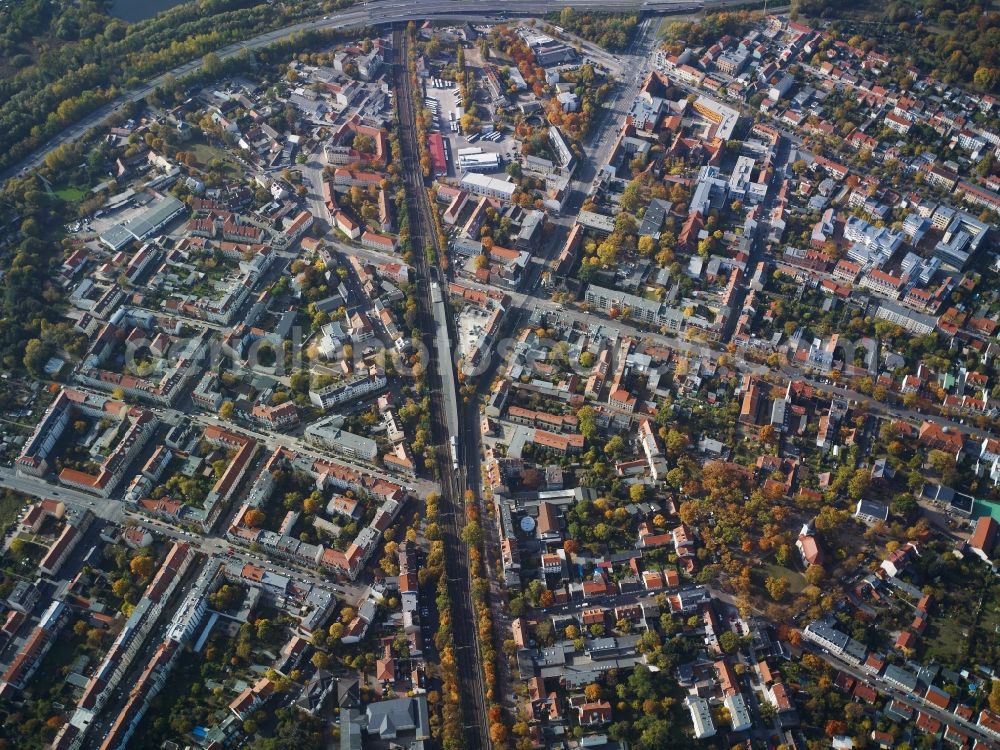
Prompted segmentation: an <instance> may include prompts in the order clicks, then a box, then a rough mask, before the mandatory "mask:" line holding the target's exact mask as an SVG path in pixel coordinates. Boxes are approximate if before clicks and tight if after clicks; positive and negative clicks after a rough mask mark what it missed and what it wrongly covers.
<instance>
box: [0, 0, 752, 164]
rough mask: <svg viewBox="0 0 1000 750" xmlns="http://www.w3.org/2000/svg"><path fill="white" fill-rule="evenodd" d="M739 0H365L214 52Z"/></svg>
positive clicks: (68, 134) (67, 132)
mask: <svg viewBox="0 0 1000 750" xmlns="http://www.w3.org/2000/svg"><path fill="white" fill-rule="evenodd" d="M741 2H745V0H708V1H707V2H698V1H697V0H645V2H639V0H573V1H572V2H569V1H567V0H461V1H460V2H458V1H456V0H431V2H421V0H367V1H366V2H362V3H361V4H360V5H356V6H354V7H351V8H347V9H345V10H341V11H336V12H334V13H332V14H330V15H328V16H324V17H323V18H318V19H313V20H309V21H301V22H299V23H296V24H292V25H290V26H285V27H283V28H280V29H275V30H274V31H268V32H266V33H264V34H259V35H258V36H255V37H253V38H251V39H247V40H245V41H241V42H233V43H232V44H228V45H226V46H225V47H221V48H219V49H217V50H215V53H216V54H217V55H218V56H219V58H220V59H222V60H226V59H229V58H231V57H234V56H236V55H238V54H240V53H241V52H244V51H246V50H255V49H261V48H263V47H267V46H269V45H271V44H274V43H275V42H278V41H280V40H282V39H286V38H288V37H290V36H292V35H294V34H297V33H300V32H303V31H310V30H316V29H319V30H323V29H347V28H363V27H366V26H377V25H381V24H388V23H395V22H399V21H410V20H417V19H425V18H434V19H437V20H448V19H455V20H463V21H466V20H469V21H475V22H477V23H483V22H489V21H492V20H503V19H505V18H508V17H512V18H517V17H522V16H539V15H545V14H546V13H552V12H558V11H561V10H562V9H563V8H567V7H569V8H573V9H575V10H602V11H626V10H638V11H642V12H645V13H677V12H685V11H690V10H701V9H703V8H706V7H719V8H721V7H725V6H727V5H738V4H739V3H741ZM200 66H201V60H200V59H198V60H191V61H189V62H186V63H184V64H183V65H179V66H177V67H176V68H174V69H173V70H170V71H167V72H165V73H162V74H161V75H158V76H156V77H155V78H153V79H150V80H149V81H147V82H146V83H145V84H143V85H141V86H139V87H137V88H134V89H131V90H129V91H127V92H125V93H124V94H122V96H120V97H119V98H117V99H115V100H113V101H111V102H108V103H107V104H105V105H104V106H103V107H100V108H98V109H96V110H94V111H93V112H91V113H90V114H88V115H86V116H85V117H84V118H82V119H80V120H78V121H77V122H76V123H74V124H72V125H69V126H67V127H66V128H65V129H64V130H63V131H62V132H60V133H59V134H58V135H55V136H53V137H52V138H51V139H50V140H49V141H47V142H46V143H45V144H44V145H43V146H41V147H39V148H38V149H36V150H35V151H33V152H32V153H31V154H29V155H28V156H26V157H25V158H23V159H21V160H20V161H18V162H16V163H14V164H12V165H10V166H9V167H7V168H6V169H5V170H3V171H0V181H5V180H7V179H8V178H10V177H13V176H14V175H16V174H19V173H22V172H24V171H26V170H29V169H34V168H36V167H38V166H39V165H40V164H41V163H42V162H43V161H44V159H45V157H46V155H48V154H49V153H50V152H51V151H53V150H55V149H56V148H58V147H59V146H62V145H63V144H66V143H72V142H73V141H76V140H78V139H79V138H81V137H83V136H84V135H86V133H87V132H88V131H90V130H91V129H93V128H96V127H98V126H99V125H100V124H101V123H102V122H104V120H106V119H107V118H108V117H110V116H111V115H112V114H114V113H115V112H116V111H117V110H119V109H120V108H121V107H122V105H124V104H126V103H128V102H138V101H141V100H143V99H145V98H146V97H147V96H149V95H150V94H151V93H153V91H155V90H156V89H157V88H158V87H159V86H161V85H163V83H164V82H166V80H167V79H168V77H173V78H180V77H182V76H185V75H187V74H188V73H191V72H193V71H195V70H197V69H198V68H199V67H200Z"/></svg>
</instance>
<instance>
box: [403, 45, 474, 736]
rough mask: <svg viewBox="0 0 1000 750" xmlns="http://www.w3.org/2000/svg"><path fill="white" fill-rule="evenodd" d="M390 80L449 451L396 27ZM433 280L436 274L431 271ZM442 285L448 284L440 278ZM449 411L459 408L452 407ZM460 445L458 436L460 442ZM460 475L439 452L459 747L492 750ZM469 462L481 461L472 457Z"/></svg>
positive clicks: (437, 418) (423, 198)
mask: <svg viewBox="0 0 1000 750" xmlns="http://www.w3.org/2000/svg"><path fill="white" fill-rule="evenodd" d="M392 39H393V43H392V46H393V56H394V61H393V62H394V65H393V78H394V81H395V89H396V92H397V93H396V100H397V106H398V111H399V135H400V139H399V140H400V147H401V151H402V158H403V165H402V174H403V179H404V183H405V188H406V195H407V202H408V203H409V206H410V239H411V243H412V249H413V265H414V267H415V271H416V276H417V288H418V293H417V299H418V313H419V314H418V319H419V325H420V330H421V336H422V338H423V341H424V345H425V348H426V351H427V352H428V353H429V361H428V363H427V365H428V366H427V370H426V373H427V382H428V384H429V389H430V397H431V409H432V412H433V413H432V415H431V416H432V420H433V438H434V444H435V445H439V446H447V445H448V444H449V442H450V441H449V438H450V437H451V436H450V435H449V431H448V425H447V420H446V416H445V415H446V413H447V412H446V409H447V408H448V405H446V404H445V403H444V394H443V389H442V388H441V385H440V380H441V372H442V370H441V368H444V367H453V364H452V362H450V361H447V362H441V361H439V357H438V356H437V347H436V346H435V345H434V340H433V339H434V335H433V332H434V331H435V330H436V325H437V322H436V320H435V317H434V310H433V301H432V299H431V286H430V284H431V281H432V280H434V276H432V269H431V265H430V263H428V261H427V252H426V251H427V249H428V248H432V249H434V250H436V252H438V253H440V252H441V250H442V248H437V247H436V234H435V230H434V221H433V218H432V215H431V210H432V208H431V205H430V201H429V200H428V197H427V189H426V185H425V183H424V176H423V172H422V170H421V168H420V150H419V146H418V144H417V131H416V111H415V108H414V103H413V86H412V81H411V80H410V76H409V74H408V71H407V66H406V59H407V43H408V39H407V37H406V35H405V34H403V33H402V30H401V29H400V28H398V27H397V28H396V29H395V30H394V32H393V38H392ZM433 271H434V274H438V273H440V271H439V269H437V268H434V269H433ZM440 282H441V283H442V284H444V283H446V282H445V280H444V279H443V278H440ZM451 406H452V407H453V408H455V407H457V405H454V404H453V405H451ZM458 437H459V438H461V436H458ZM459 448H460V449H459V450H458V452H457V453H458V468H457V470H456V469H455V466H454V465H453V462H452V456H451V453H450V452H449V451H447V450H439V451H438V453H437V466H438V470H439V473H440V476H441V502H440V504H439V508H440V517H441V521H442V526H443V530H444V532H443V537H444V549H445V575H446V576H448V590H449V593H450V594H451V604H452V612H451V615H452V626H453V633H454V641H455V653H456V661H457V663H458V677H459V687H460V692H461V695H460V700H461V709H462V717H463V729H464V732H463V733H464V738H465V742H464V748H466V749H467V750H489V748H490V747H491V742H490V734H489V727H488V725H487V724H488V722H487V707H486V691H485V689H484V685H483V677H482V669H481V667H480V653H481V652H480V650H479V643H478V629H477V626H476V618H475V612H474V608H473V602H472V587H471V578H470V573H469V557H468V551H467V549H466V546H465V543H464V542H463V541H462V538H461V533H462V528H463V527H464V525H465V507H464V498H463V493H464V489H465V469H464V468H463V463H464V460H463V459H464V453H465V451H463V450H461V446H459ZM473 460H476V461H478V460H479V457H478V455H476V456H475V457H474V458H473Z"/></svg>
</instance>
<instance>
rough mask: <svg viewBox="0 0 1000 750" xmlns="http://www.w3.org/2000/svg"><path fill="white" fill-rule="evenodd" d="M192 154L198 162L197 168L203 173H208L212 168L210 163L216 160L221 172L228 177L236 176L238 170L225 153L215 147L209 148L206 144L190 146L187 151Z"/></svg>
mask: <svg viewBox="0 0 1000 750" xmlns="http://www.w3.org/2000/svg"><path fill="white" fill-rule="evenodd" d="M187 150H189V151H192V152H193V153H194V156H195V158H196V159H197V160H198V168H199V169H201V170H202V171H204V172H207V171H209V170H210V169H211V168H212V166H211V165H212V162H213V161H214V160H215V159H218V160H219V161H220V162H222V172H224V173H227V174H229V175H233V176H235V175H236V174H238V172H239V169H238V168H237V166H236V164H234V163H233V160H232V159H230V158H229V156H228V155H227V154H226V152H225V151H223V150H222V149H220V148H216V147H215V146H211V145H209V144H207V143H194V144H191V145H190V147H189V148H188V149H187Z"/></svg>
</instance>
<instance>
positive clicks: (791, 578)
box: [751, 562, 806, 596]
mask: <svg viewBox="0 0 1000 750" xmlns="http://www.w3.org/2000/svg"><path fill="white" fill-rule="evenodd" d="M751 577H752V578H753V582H754V583H755V584H757V585H759V586H760V587H761V589H763V587H764V580H765V579H766V578H769V577H774V578H787V579H788V593H789V594H801V593H802V589H804V588H805V587H806V578H805V576H804V575H802V574H801V573H800V572H799V571H797V570H795V569H793V568H785V567H783V566H781V565H778V563H775V562H769V563H763V564H762V565H759V566H757V567H756V568H754V569H753V572H752V574H751ZM764 595H765V596H767V592H766V591H765V592H764Z"/></svg>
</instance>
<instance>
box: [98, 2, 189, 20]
mask: <svg viewBox="0 0 1000 750" xmlns="http://www.w3.org/2000/svg"><path fill="white" fill-rule="evenodd" d="M182 2H184V0H115V2H114V3H113V4H112V5H111V15H112V16H114V17H115V18H120V19H122V20H123V21H128V22H129V23H134V22H135V21H143V20H145V19H147V18H152V17H153V16H155V15H156V14H157V13H159V12H160V11H161V10H166V9H167V8H173V7H174V6H175V5H180V4H181V3H182Z"/></svg>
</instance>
